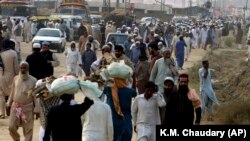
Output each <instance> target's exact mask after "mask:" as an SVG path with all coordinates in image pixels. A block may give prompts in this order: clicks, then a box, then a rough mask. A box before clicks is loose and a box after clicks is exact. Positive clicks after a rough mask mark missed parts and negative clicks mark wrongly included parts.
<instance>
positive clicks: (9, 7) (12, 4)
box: [0, 0, 37, 17]
mask: <svg viewBox="0 0 250 141" xmlns="http://www.w3.org/2000/svg"><path fill="white" fill-rule="evenodd" d="M0 14H1V15H2V16H24V17H27V16H29V17H31V16H34V15H36V14H37V8H36V7H35V6H33V5H31V4H30V2H29V0H26V1H25V0H2V1H1V2H0Z"/></svg>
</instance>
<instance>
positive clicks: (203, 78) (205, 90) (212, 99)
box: [199, 60, 219, 120]
mask: <svg viewBox="0 0 250 141" xmlns="http://www.w3.org/2000/svg"><path fill="white" fill-rule="evenodd" d="M202 65H203V67H202V68H200V69H199V78H200V92H201V100H202V113H203V114H204V113H205V111H206V109H207V112H208V114H209V115H208V120H212V105H213V103H216V104H219V103H218V100H217V97H216V95H215V92H214V90H213V87H212V82H211V69H209V62H208V61H207V60H205V61H202Z"/></svg>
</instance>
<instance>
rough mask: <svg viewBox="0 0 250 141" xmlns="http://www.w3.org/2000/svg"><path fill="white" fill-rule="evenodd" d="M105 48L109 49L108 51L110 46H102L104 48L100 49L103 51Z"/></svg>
mask: <svg viewBox="0 0 250 141" xmlns="http://www.w3.org/2000/svg"><path fill="white" fill-rule="evenodd" d="M105 48H109V49H110V46H108V45H104V46H103V47H102V49H105Z"/></svg>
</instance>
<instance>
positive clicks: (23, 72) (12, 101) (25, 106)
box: [7, 62, 37, 141]
mask: <svg viewBox="0 0 250 141" xmlns="http://www.w3.org/2000/svg"><path fill="white" fill-rule="evenodd" d="M36 81H37V80H36V78H34V77H33V76H31V75H29V64H28V63H27V62H21V63H20V72H19V75H17V76H16V77H15V78H14V82H13V85H12V93H11V95H10V97H9V99H8V102H7V106H9V107H11V112H10V120H9V131H10V135H11V137H12V138H13V140H14V141H20V135H19V134H18V132H17V130H18V127H20V126H21V127H22V128H23V134H24V137H25V141H32V140H33V139H32V137H33V125H34V115H33V114H34V112H33V110H34V97H32V96H31V95H30V94H29V91H30V90H31V89H33V88H35V85H36Z"/></svg>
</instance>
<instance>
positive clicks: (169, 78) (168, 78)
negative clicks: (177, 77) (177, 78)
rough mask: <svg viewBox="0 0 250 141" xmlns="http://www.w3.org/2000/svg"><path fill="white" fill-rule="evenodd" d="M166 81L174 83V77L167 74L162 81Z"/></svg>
mask: <svg viewBox="0 0 250 141" xmlns="http://www.w3.org/2000/svg"><path fill="white" fill-rule="evenodd" d="M166 81H171V82H173V83H174V79H173V78H172V77H169V76H167V77H165V79H164V82H166Z"/></svg>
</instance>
